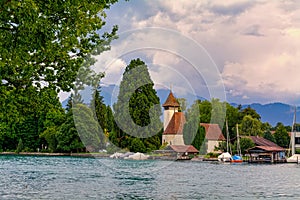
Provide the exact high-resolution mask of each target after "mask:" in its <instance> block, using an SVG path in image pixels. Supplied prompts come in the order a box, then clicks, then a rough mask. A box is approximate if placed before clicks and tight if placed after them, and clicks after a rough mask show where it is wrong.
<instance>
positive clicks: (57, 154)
mask: <svg viewBox="0 0 300 200" xmlns="http://www.w3.org/2000/svg"><path fill="white" fill-rule="evenodd" d="M5 155H6V156H49V157H57V156H70V157H91V158H92V157H96V158H107V157H109V156H110V154H103V153H42V152H20V153H16V152H1V153H0V156H5Z"/></svg>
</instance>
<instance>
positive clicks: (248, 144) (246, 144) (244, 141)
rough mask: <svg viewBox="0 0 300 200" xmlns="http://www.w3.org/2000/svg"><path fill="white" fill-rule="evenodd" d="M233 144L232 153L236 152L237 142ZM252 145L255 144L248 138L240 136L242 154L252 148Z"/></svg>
mask: <svg viewBox="0 0 300 200" xmlns="http://www.w3.org/2000/svg"><path fill="white" fill-rule="evenodd" d="M233 146H234V149H233V153H237V152H236V149H237V143H236V142H235V143H234V145H233ZM254 146H255V144H254V142H253V141H252V140H251V139H250V138H245V137H242V138H240V147H241V153H242V154H245V153H246V150H247V149H249V148H252V147H254Z"/></svg>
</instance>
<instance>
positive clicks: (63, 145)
mask: <svg viewBox="0 0 300 200" xmlns="http://www.w3.org/2000/svg"><path fill="white" fill-rule="evenodd" d="M66 110H67V113H66V117H65V120H64V122H63V124H62V125H61V126H60V127H59V130H58V132H57V133H55V134H56V138H57V147H56V148H57V150H58V151H59V152H80V151H82V150H83V148H84V144H83V143H82V142H81V139H80V137H79V134H78V132H77V128H76V126H75V122H74V117H73V96H72V95H71V97H70V98H69V100H68V105H67V109H66Z"/></svg>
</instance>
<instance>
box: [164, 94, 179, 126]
mask: <svg viewBox="0 0 300 200" xmlns="http://www.w3.org/2000/svg"><path fill="white" fill-rule="evenodd" d="M162 106H163V107H164V131H165V130H166V128H167V126H168V124H169V122H170V120H171V119H172V117H173V115H174V113H175V112H178V109H179V107H180V105H179V103H178V101H177V100H176V98H175V97H174V95H173V93H172V91H170V94H169V96H168V98H167V100H166V101H165V103H164V104H163V105H162Z"/></svg>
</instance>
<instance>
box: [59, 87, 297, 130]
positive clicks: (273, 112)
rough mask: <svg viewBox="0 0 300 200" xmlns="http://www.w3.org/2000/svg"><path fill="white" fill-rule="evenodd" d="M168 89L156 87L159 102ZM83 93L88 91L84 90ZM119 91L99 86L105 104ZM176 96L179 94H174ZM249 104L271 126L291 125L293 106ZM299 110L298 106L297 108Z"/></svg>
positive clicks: (189, 96) (87, 100)
mask: <svg viewBox="0 0 300 200" xmlns="http://www.w3.org/2000/svg"><path fill="white" fill-rule="evenodd" d="M169 92H170V91H169V90H167V89H158V90H157V95H158V96H159V98H160V103H161V104H163V103H164V101H165V100H166V98H167V96H168V94H169ZM85 93H89V92H87V91H85ZM118 93H119V88H118V86H115V85H103V86H102V87H101V95H102V96H103V97H104V103H105V104H107V105H113V103H114V102H116V100H117V95H118ZM83 96H84V97H83V99H84V102H85V103H90V101H91V95H83ZM175 96H176V97H177V98H179V96H177V95H176V93H175ZM183 98H186V99H187V103H188V105H191V104H192V103H193V102H194V100H195V99H201V100H205V98H202V97H200V96H197V97H195V96H194V95H192V94H187V95H185V96H184V97H183ZM67 101H68V100H65V101H63V102H62V105H63V107H65V106H66V105H67ZM231 105H232V106H234V107H237V106H238V104H236V103H231ZM248 106H250V107H251V108H253V109H255V110H256V112H257V113H258V114H259V115H260V116H261V121H262V122H269V123H270V124H271V125H272V126H275V125H276V124H277V123H278V122H281V123H283V124H284V125H291V124H292V123H293V115H294V108H293V106H291V105H288V104H283V103H279V102H277V103H269V104H259V103H253V104H247V105H242V108H246V107H248ZM297 110H299V108H298V109H297ZM297 116H300V111H298V112H297Z"/></svg>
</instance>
